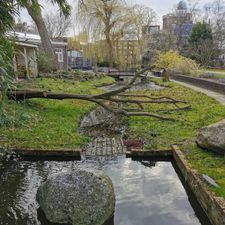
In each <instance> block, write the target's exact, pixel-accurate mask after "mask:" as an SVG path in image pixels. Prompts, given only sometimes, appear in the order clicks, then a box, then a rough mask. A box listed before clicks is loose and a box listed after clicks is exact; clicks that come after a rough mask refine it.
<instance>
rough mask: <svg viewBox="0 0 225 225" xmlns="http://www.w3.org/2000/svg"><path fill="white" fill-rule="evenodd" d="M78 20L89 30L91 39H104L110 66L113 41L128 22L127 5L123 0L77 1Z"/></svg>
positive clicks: (119, 35)
mask: <svg viewBox="0 0 225 225" xmlns="http://www.w3.org/2000/svg"><path fill="white" fill-rule="evenodd" d="M78 15H79V18H80V22H81V23H82V24H83V26H85V27H86V28H87V30H89V32H90V33H91V36H92V38H93V39H97V40H103V39H104V40H105V42H106V46H107V58H108V62H109V64H110V67H112V66H113V62H114V42H115V41H116V40H117V39H118V38H121V37H122V36H123V32H124V29H125V27H126V25H127V24H128V23H129V20H127V7H126V4H125V2H124V1H123V0H111V1H105V0H82V1H79V12H78Z"/></svg>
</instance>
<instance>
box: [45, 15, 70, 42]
mask: <svg viewBox="0 0 225 225" xmlns="http://www.w3.org/2000/svg"><path fill="white" fill-rule="evenodd" d="M44 22H45V25H46V28H47V31H48V34H49V36H50V37H51V38H61V37H65V35H66V33H67V32H68V30H69V29H70V28H71V25H72V24H71V17H65V16H64V15H60V13H58V12H57V13H51V14H50V13H47V14H45V15H44Z"/></svg>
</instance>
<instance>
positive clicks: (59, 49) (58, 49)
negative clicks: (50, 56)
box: [55, 48, 63, 62]
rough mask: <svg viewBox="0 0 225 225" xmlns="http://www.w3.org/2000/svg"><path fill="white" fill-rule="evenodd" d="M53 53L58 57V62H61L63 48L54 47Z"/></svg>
mask: <svg viewBox="0 0 225 225" xmlns="http://www.w3.org/2000/svg"><path fill="white" fill-rule="evenodd" d="M55 53H56V55H57V57H58V62H63V49H62V48H56V49H55Z"/></svg>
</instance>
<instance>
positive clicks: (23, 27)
mask: <svg viewBox="0 0 225 225" xmlns="http://www.w3.org/2000/svg"><path fill="white" fill-rule="evenodd" d="M13 29H14V30H15V31H17V32H22V33H31V34H35V33H36V31H37V29H34V26H33V25H29V24H28V23H27V22H23V21H22V20H21V19H19V20H18V21H17V22H15V24H14V25H13Z"/></svg>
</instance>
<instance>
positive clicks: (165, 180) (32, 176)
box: [0, 157, 210, 225]
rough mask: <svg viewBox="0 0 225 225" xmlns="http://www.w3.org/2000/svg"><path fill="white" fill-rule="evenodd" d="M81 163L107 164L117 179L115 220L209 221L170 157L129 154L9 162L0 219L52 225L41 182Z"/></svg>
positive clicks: (160, 224)
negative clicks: (44, 210)
mask: <svg viewBox="0 0 225 225" xmlns="http://www.w3.org/2000/svg"><path fill="white" fill-rule="evenodd" d="M82 166H83V167H85V168H98V169H103V170H104V171H105V173H106V174H108V175H109V176H110V178H111V179H112V181H113V184H114V188H115V193H116V211H115V215H114V223H113V222H111V223H109V224H110V225H111V224H114V225H166V224H167V225H200V224H202V225H209V224H210V223H209V221H208V220H207V218H206V216H205V215H204V214H202V213H201V212H200V214H199V215H198V216H196V213H195V211H194V210H193V208H192V206H191V203H190V202H189V198H188V196H187V194H186V191H185V189H184V187H183V186H182V183H181V181H180V179H179V177H178V175H177V173H176V172H175V170H174V168H173V165H172V163H171V162H154V161H133V160H131V159H126V158H125V157H115V158H110V159H109V158H107V159H105V158H97V159H95V160H92V159H90V160H85V161H61V162H60V161H22V160H21V161H19V162H7V163H5V164H4V165H3V167H2V168H0V193H1V199H0V224H1V225H47V224H49V223H47V222H46V221H45V219H44V218H43V216H41V214H40V213H38V210H37V209H38V204H37V202H36V200H35V195H36V191H37V188H38V186H39V185H40V184H41V182H43V181H44V180H45V179H46V178H47V177H48V176H49V175H51V174H54V173H57V172H59V171H60V172H62V171H71V170H75V169H76V168H77V167H82ZM197 207H198V206H197ZM198 208H199V207H198ZM199 218H200V219H199ZM200 220H201V222H200ZM203 220H204V221H203Z"/></svg>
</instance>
